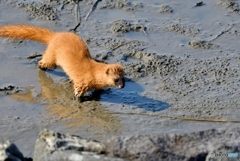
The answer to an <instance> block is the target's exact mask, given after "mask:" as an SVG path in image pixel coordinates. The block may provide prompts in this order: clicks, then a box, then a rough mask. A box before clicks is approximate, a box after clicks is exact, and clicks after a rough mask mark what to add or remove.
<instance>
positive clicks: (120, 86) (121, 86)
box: [119, 78, 125, 88]
mask: <svg viewBox="0 0 240 161" xmlns="http://www.w3.org/2000/svg"><path fill="white" fill-rule="evenodd" d="M124 87H125V79H124V78H123V79H122V84H121V85H119V88H124Z"/></svg>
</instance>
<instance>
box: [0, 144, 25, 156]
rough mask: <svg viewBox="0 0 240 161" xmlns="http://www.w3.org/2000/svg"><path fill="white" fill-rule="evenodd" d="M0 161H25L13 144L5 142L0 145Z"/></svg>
mask: <svg viewBox="0 0 240 161" xmlns="http://www.w3.org/2000/svg"><path fill="white" fill-rule="evenodd" d="M0 160H10V161H25V158H24V157H23V155H22V153H21V152H20V151H19V150H18V148H17V147H16V145H15V144H12V143H10V141H6V142H5V143H0Z"/></svg>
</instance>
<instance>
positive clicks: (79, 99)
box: [72, 95, 85, 102]
mask: <svg viewBox="0 0 240 161" xmlns="http://www.w3.org/2000/svg"><path fill="white" fill-rule="evenodd" d="M72 100H74V101H77V102H84V101H85V100H84V97H83V96H76V95H73V97H72Z"/></svg>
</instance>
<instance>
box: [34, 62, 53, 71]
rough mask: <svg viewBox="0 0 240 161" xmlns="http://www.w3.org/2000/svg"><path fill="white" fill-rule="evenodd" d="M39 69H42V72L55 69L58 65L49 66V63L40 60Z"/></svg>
mask: <svg viewBox="0 0 240 161" xmlns="http://www.w3.org/2000/svg"><path fill="white" fill-rule="evenodd" d="M38 68H39V69H42V70H47V69H54V68H56V65H55V64H47V63H44V62H43V60H40V61H39V62H38Z"/></svg>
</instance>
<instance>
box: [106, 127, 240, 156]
mask: <svg viewBox="0 0 240 161" xmlns="http://www.w3.org/2000/svg"><path fill="white" fill-rule="evenodd" d="M106 147H107V148H106V149H107V152H108V154H109V155H110V156H118V157H121V158H126V159H129V160H134V161H138V160H141V161H142V160H159V159H160V160H181V161H182V160H206V159H207V160H211V159H216V160H218V159H219V158H213V153H214V154H216V156H217V155H218V154H220V153H222V154H224V155H225V154H228V153H238V152H239V151H240V150H239V149H240V127H228V128H226V129H218V130H216V129H211V130H206V131H200V132H193V133H190V134H164V135H137V136H119V137H116V138H112V139H110V140H108V141H107V142H106ZM220 159H222V158H220ZM225 159H228V158H225Z"/></svg>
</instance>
